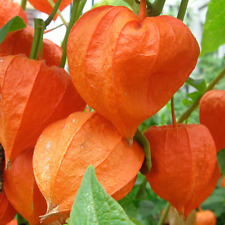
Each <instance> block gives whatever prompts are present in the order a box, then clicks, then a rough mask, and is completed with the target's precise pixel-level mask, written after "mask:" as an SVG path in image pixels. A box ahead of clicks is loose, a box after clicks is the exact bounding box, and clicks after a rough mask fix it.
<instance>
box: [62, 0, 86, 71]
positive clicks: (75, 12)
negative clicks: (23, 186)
mask: <svg viewBox="0 0 225 225" xmlns="http://www.w3.org/2000/svg"><path fill="white" fill-rule="evenodd" d="M86 1H87V0H73V7H72V14H71V18H70V22H69V26H68V27H67V30H66V34H65V37H64V40H63V44H62V49H63V54H62V59H61V63H60V67H61V68H64V66H65V63H66V55H67V41H68V37H69V34H70V31H71V29H72V27H73V25H74V23H75V22H76V21H77V20H78V19H79V17H80V15H81V12H82V10H83V7H84V5H85V3H86ZM80 3H81V5H80Z"/></svg>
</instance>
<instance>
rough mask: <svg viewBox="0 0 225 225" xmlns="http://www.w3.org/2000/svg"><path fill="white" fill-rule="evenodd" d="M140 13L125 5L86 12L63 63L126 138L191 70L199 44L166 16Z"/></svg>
mask: <svg viewBox="0 0 225 225" xmlns="http://www.w3.org/2000/svg"><path fill="white" fill-rule="evenodd" d="M144 3H145V1H144V0H142V1H141V8H140V13H139V16H136V15H135V14H134V13H133V12H132V11H131V10H129V9H128V8H126V7H121V6H117V7H113V6H101V7H97V8H94V9H92V10H90V11H88V12H87V13H85V14H84V15H83V16H82V17H81V18H80V19H79V20H78V22H77V23H76V24H75V25H74V27H73V29H72V31H71V33H70V35H69V40H68V48H67V53H68V63H69V71H70V73H71V77H72V80H73V82H74V85H75V86H76V88H77V91H78V92H79V93H80V95H81V96H82V98H83V99H84V100H85V101H86V102H87V104H88V105H90V106H91V107H92V108H94V109H95V110H96V111H97V112H98V113H99V114H101V115H102V116H104V117H105V118H107V119H108V120H110V121H112V122H113V124H114V125H115V126H116V127H117V129H118V130H119V131H120V133H121V134H122V135H123V136H125V137H126V138H127V139H128V140H131V139H132V138H133V136H134V134H135V132H136V129H137V127H138V126H139V124H140V123H141V122H143V121H144V120H145V119H147V118H149V117H150V116H152V115H153V114H155V113H156V112H157V111H158V110H159V109H161V108H162V107H163V106H164V105H165V104H166V103H167V102H168V101H169V99H171V97H172V96H173V94H174V93H175V92H176V91H177V90H178V89H179V88H180V87H181V86H182V85H183V83H184V82H185V80H186V79H187V78H188V76H189V75H190V73H191V72H192V70H193V69H194V67H195V65H196V62H197V58H198V55H199V46H198V43H197V41H196V39H195V38H194V36H193V35H192V33H191V32H190V30H189V29H188V27H187V26H186V25H185V24H184V23H183V22H181V21H180V20H179V19H176V18H174V17H171V16H157V17H145V14H146V11H145V10H146V5H145V4H144Z"/></svg>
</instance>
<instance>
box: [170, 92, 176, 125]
mask: <svg viewBox="0 0 225 225" xmlns="http://www.w3.org/2000/svg"><path fill="white" fill-rule="evenodd" d="M171 113H172V120H173V127H177V121H176V115H175V110H174V96H173V97H172V98H171Z"/></svg>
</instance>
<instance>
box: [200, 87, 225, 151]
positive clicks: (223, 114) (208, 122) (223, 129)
mask: <svg viewBox="0 0 225 225" xmlns="http://www.w3.org/2000/svg"><path fill="white" fill-rule="evenodd" d="M199 117H200V123H202V124H204V125H205V126H206V127H208V129H209V130H210V132H211V134H212V136H213V139H214V141H215V143H216V148H217V151H220V150H222V149H223V148H225V91H222V90H211V91H208V92H206V94H205V95H204V96H203V97H202V98H201V100H200V104H199Z"/></svg>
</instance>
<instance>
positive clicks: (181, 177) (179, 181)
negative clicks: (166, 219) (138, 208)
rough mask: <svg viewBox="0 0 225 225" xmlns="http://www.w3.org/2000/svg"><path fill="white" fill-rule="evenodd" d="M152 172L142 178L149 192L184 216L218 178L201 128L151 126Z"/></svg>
mask: <svg viewBox="0 0 225 225" xmlns="http://www.w3.org/2000/svg"><path fill="white" fill-rule="evenodd" d="M145 136H146V137H147V139H148V140H149V143H150V149H151V156H152V169H151V171H150V173H149V174H148V175H147V176H146V177H147V179H148V181H149V182H150V185H151V187H152V189H153V191H154V192H155V193H156V194H157V195H159V196H160V197H162V198H163V199H165V200H167V201H169V202H170V203H171V204H172V205H173V206H174V207H175V208H176V209H177V210H178V211H179V213H181V214H183V215H184V216H185V217H187V216H188V214H189V213H190V212H191V211H192V210H193V209H195V208H196V207H198V206H199V205H200V204H201V203H202V202H203V201H204V200H205V199H206V198H207V197H208V196H209V195H210V194H211V193H212V191H213V190H214V188H215V186H216V184H217V181H218V179H219V177H220V171H219V167H218V163H217V158H216V147H215V143H214V141H213V138H212V136H211V134H210V132H209V130H208V129H207V128H206V127H205V126H204V125H197V124H186V125H184V124H179V125H178V127H173V126H172V125H167V126H162V127H156V126H152V127H150V128H149V130H148V131H147V132H145Z"/></svg>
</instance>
